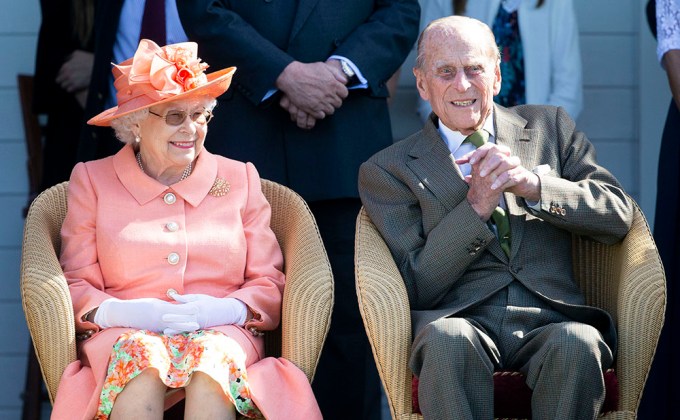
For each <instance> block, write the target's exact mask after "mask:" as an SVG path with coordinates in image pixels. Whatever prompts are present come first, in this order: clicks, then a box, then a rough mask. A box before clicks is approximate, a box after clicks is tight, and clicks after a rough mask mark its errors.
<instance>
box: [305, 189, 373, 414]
mask: <svg viewBox="0 0 680 420" xmlns="http://www.w3.org/2000/svg"><path fill="white" fill-rule="evenodd" d="M309 207H310V208H311V210H312V213H314V217H315V218H316V222H317V224H318V226H319V231H320V232H321V238H322V239H323V242H324V246H325V247H326V252H327V253H328V259H329V260H330V263H331V267H332V269H333V278H334V281H335V303H334V305H333V314H332V318H331V327H330V331H329V333H328V337H327V338H326V343H325V345H324V348H323V351H322V353H321V360H320V361H319V366H318V368H317V370H316V375H315V376H314V381H313V382H312V389H313V390H314V394H315V395H316V399H317V401H318V402H319V406H320V407H321V412H322V413H323V417H324V419H325V420H333V419H343V420H345V419H380V381H379V377H378V372H377V370H376V367H375V362H374V360H373V355H372V353H371V348H370V345H369V343H368V338H367V337H366V333H365V330H364V325H363V322H362V320H361V314H360V313H359V304H358V301H357V294H356V287H355V282H354V231H355V224H356V218H357V215H358V214H359V209H360V208H361V201H360V200H359V199H358V198H344V199H336V200H323V201H313V202H310V203H309Z"/></svg>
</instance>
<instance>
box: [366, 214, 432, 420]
mask: <svg viewBox="0 0 680 420" xmlns="http://www.w3.org/2000/svg"><path fill="white" fill-rule="evenodd" d="M354 259H355V260H354V266H355V270H356V273H355V274H356V289H357V297H358V299H359V309H360V311H361V317H362V318H363V321H364V326H365V328H366V332H367V334H368V339H369V342H370V343H371V349H372V350H373V356H374V358H375V361H376V366H377V368H378V373H379V374H380V379H381V380H382V383H383V387H384V388H385V393H386V394H387V399H388V404H389V407H390V411H391V412H392V418H395V419H402V420H405V419H408V418H413V419H416V418H422V417H420V416H416V415H414V414H412V401H411V381H412V373H411V371H410V370H409V368H408V360H409V356H410V353H411V313H410V311H409V302H408V295H407V294H406V286H405V285H404V281H403V280H402V277H401V274H400V273H399V269H398V268H397V266H396V264H395V263H394V259H393V258H392V254H391V253H390V251H389V248H388V247H387V245H386V244H385V242H384V241H383V239H382V237H381V236H380V233H379V232H378V230H377V229H376V228H375V226H374V225H373V222H371V220H370V218H369V217H368V215H367V214H366V211H365V210H364V209H363V208H362V209H361V211H360V212H359V215H358V217H357V225H356V238H355V254H354Z"/></svg>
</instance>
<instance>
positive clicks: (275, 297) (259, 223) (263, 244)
mask: <svg viewBox="0 0 680 420" xmlns="http://www.w3.org/2000/svg"><path fill="white" fill-rule="evenodd" d="M246 168H247V171H246V172H247V175H248V202H247V205H246V207H245V209H244V211H243V229H244V231H245V236H246V244H247V247H248V251H247V254H246V259H247V261H246V269H245V273H244V278H245V283H244V284H243V286H242V287H241V288H240V289H239V290H237V291H235V292H234V293H232V294H231V295H229V297H233V298H237V299H240V300H241V301H243V302H244V303H245V304H246V305H248V307H249V308H250V310H251V311H252V312H253V314H254V315H255V316H254V317H253V319H252V320H251V321H249V322H247V323H246V328H253V327H254V328H256V329H258V330H272V329H274V328H276V326H277V325H279V320H280V318H281V310H280V308H281V300H282V297H283V286H284V279H283V275H282V273H281V271H280V270H282V269H283V268H282V266H283V256H282V255H281V249H280V248H279V244H278V242H277V241H276V237H275V236H274V233H273V232H272V231H271V229H270V227H269V223H270V220H271V208H270V206H269V202H267V200H266V198H265V197H264V195H263V194H262V191H261V188H260V177H259V175H258V174H257V171H256V170H255V167H254V166H253V165H252V164H250V163H249V164H247V165H246ZM272 261H274V262H275V264H274V265H272Z"/></svg>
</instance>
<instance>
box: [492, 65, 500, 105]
mask: <svg viewBox="0 0 680 420" xmlns="http://www.w3.org/2000/svg"><path fill="white" fill-rule="evenodd" d="M499 93H501V62H500V60H499V61H496V68H495V69H494V81H493V96H496V95H498V94H499Z"/></svg>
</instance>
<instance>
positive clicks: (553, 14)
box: [418, 0, 583, 121]
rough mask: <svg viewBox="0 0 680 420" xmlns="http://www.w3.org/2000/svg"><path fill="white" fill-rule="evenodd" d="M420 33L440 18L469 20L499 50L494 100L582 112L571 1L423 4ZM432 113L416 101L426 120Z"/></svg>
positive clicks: (444, 0) (432, 0) (428, 0)
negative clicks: (483, 27)
mask: <svg viewBox="0 0 680 420" xmlns="http://www.w3.org/2000/svg"><path fill="white" fill-rule="evenodd" d="M422 3H423V6H422V8H423V10H422V14H421V18H420V27H421V30H422V29H424V28H425V27H426V26H427V24H428V23H430V22H431V21H433V20H435V19H438V18H440V17H444V16H450V15H452V14H455V15H464V16H469V17H472V18H475V19H478V20H481V21H482V22H484V23H486V24H487V25H489V27H491V28H492V30H493V33H494V36H495V37H496V43H497V44H498V46H499V48H500V49H501V73H502V75H503V86H501V92H500V94H499V95H498V96H496V97H495V98H494V101H495V102H496V103H498V104H500V105H503V106H506V107H508V106H514V105H521V104H536V105H555V106H561V107H563V108H564V109H565V110H566V111H567V112H568V113H569V115H570V116H571V118H572V119H574V120H576V119H577V118H578V116H579V114H580V112H581V109H582V107H583V82H582V75H581V50H580V46H579V33H578V25H577V22H576V15H575V13H574V5H573V1H572V0H475V1H467V0H425V1H423V2H422ZM431 110H432V108H431V107H430V104H429V103H428V102H426V101H424V100H422V99H418V114H419V115H420V118H421V120H422V121H425V120H427V117H428V115H429V114H430V111H431Z"/></svg>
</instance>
